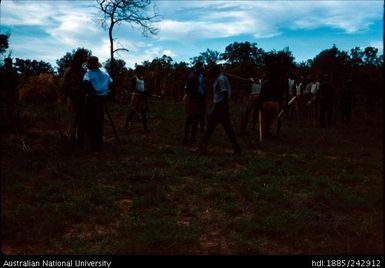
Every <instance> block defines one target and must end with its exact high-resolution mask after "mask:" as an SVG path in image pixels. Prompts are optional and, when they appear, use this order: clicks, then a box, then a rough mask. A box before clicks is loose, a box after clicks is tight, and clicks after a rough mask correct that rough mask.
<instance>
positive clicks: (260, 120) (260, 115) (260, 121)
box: [258, 109, 262, 146]
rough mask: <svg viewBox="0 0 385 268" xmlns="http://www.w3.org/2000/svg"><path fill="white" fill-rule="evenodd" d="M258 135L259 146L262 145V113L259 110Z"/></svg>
mask: <svg viewBox="0 0 385 268" xmlns="http://www.w3.org/2000/svg"><path fill="white" fill-rule="evenodd" d="M258 134H259V137H258V138H259V146H261V143H262V111H261V109H259V111H258Z"/></svg>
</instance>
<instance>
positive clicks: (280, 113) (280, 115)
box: [277, 96, 297, 120]
mask: <svg viewBox="0 0 385 268" xmlns="http://www.w3.org/2000/svg"><path fill="white" fill-rule="evenodd" d="M296 97H297V96H294V97H293V98H292V99H291V100H290V101H289V102H288V103H287V107H289V106H290V105H291V104H292V103H293V102H294V100H295V99H296ZM285 108H286V107H284V108H283V109H282V110H281V111H280V112H279V114H278V115H277V120H278V119H280V118H281V117H282V115H283V113H284V112H285Z"/></svg>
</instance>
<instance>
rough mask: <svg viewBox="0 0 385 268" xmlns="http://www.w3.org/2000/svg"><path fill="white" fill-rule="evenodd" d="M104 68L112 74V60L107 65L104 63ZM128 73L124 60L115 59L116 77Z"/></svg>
mask: <svg viewBox="0 0 385 268" xmlns="http://www.w3.org/2000/svg"><path fill="white" fill-rule="evenodd" d="M104 68H106V70H107V71H108V72H109V73H110V72H111V68H112V66H111V60H110V59H108V60H107V61H106V62H105V63H104ZM127 71H128V69H127V67H126V62H125V61H124V60H122V59H115V72H116V75H122V74H125V73H126V72H127Z"/></svg>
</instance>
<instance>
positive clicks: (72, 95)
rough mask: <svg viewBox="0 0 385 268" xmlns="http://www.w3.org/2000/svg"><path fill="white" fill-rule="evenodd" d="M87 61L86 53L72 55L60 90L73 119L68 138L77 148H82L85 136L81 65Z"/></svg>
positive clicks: (78, 52)
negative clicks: (66, 99) (68, 105)
mask: <svg viewBox="0 0 385 268" xmlns="http://www.w3.org/2000/svg"><path fill="white" fill-rule="evenodd" d="M86 60H87V52H86V51H84V50H78V51H76V52H75V54H74V58H73V61H72V63H71V66H70V67H68V69H66V70H65V72H64V76H63V84H62V90H63V91H64V94H65V95H66V96H67V97H68V99H69V104H70V109H71V110H72V111H73V119H72V122H71V126H70V138H71V139H72V141H73V142H74V143H75V144H76V146H77V147H78V148H82V147H83V143H84V135H85V92H84V87H83V77H84V75H85V73H86V70H85V69H84V68H83V67H82V64H83V63H84V62H86Z"/></svg>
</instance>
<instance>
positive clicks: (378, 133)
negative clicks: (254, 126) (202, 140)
mask: <svg viewBox="0 0 385 268" xmlns="http://www.w3.org/2000/svg"><path fill="white" fill-rule="evenodd" d="M232 105H233V106H232V117H233V122H234V126H235V128H237V127H238V126H239V110H240V109H239V106H238V105H234V104H232ZM109 107H110V110H111V112H112V116H113V119H114V121H115V124H116V125H117V128H118V133H119V136H120V139H121V144H120V145H117V144H116V143H115V140H114V136H113V133H112V130H111V127H110V125H109V122H108V120H106V121H105V137H104V148H103V154H102V155H101V156H95V155H92V154H90V153H89V151H88V150H75V149H71V148H70V147H69V146H68V144H65V143H63V142H62V141H61V139H60V136H59V132H58V130H57V126H58V125H59V124H58V118H57V116H56V114H55V113H54V112H53V108H52V107H51V106H45V105H42V106H39V107H38V106H30V107H25V108H24V109H23V113H22V115H23V116H24V118H25V120H26V122H27V125H26V127H25V130H24V134H23V135H21V134H20V135H15V134H14V133H13V134H12V133H9V132H8V133H5V134H3V142H2V145H1V155H2V168H1V173H2V174H1V175H2V176H1V222H2V224H1V231H2V234H1V235H2V252H4V253H5V254H124V255H129V254H194V255H204V254H226V255H227V254H261V255H272V254H282V255H293V254H380V253H382V252H383V251H384V248H383V235H384V233H383V232H384V224H383V189H384V188H383V177H382V176H383V170H382V166H383V165H382V114H381V111H380V110H379V111H375V109H374V110H373V111H372V114H371V116H367V115H366V113H362V112H361V111H360V110H358V109H357V110H356V113H355V114H354V117H355V118H354V122H353V124H352V125H350V126H345V125H342V124H337V125H336V126H335V128H333V129H328V130H321V129H319V128H318V126H316V124H315V123H312V122H310V121H306V120H297V121H295V120H290V121H289V120H285V121H284V125H283V129H282V133H281V135H280V136H279V137H276V138H274V139H272V140H269V141H264V142H263V144H262V145H263V146H262V149H261V150H257V149H256V146H255V145H256V142H257V137H256V132H253V131H249V135H246V136H245V137H244V138H243V139H240V144H241V146H242V148H243V153H242V155H240V156H231V155H230V154H229V153H230V152H231V146H230V143H229V142H228V140H227V138H226V136H225V135H224V131H223V130H222V128H221V127H218V128H217V129H216V131H215V132H214V135H213V138H212V141H211V143H210V146H209V153H208V155H205V156H199V155H196V154H194V153H191V152H190V148H187V147H185V146H182V134H183V133H182V129H183V121H184V112H183V107H182V105H181V103H179V104H174V103H163V104H162V103H154V104H153V107H152V115H153V117H152V118H150V119H149V125H150V132H149V133H145V132H144V131H143V130H142V126H141V123H140V120H139V115H138V116H137V117H135V119H134V122H133V124H132V126H131V128H130V129H129V130H126V129H124V128H123V125H124V117H125V114H126V110H125V108H123V107H122V106H120V105H118V104H115V105H112V104H109ZM21 137H23V139H24V142H25V144H26V145H27V147H28V150H23V149H22V148H23V146H22V145H23V144H22V140H21ZM25 148H26V147H24V149H25Z"/></svg>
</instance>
